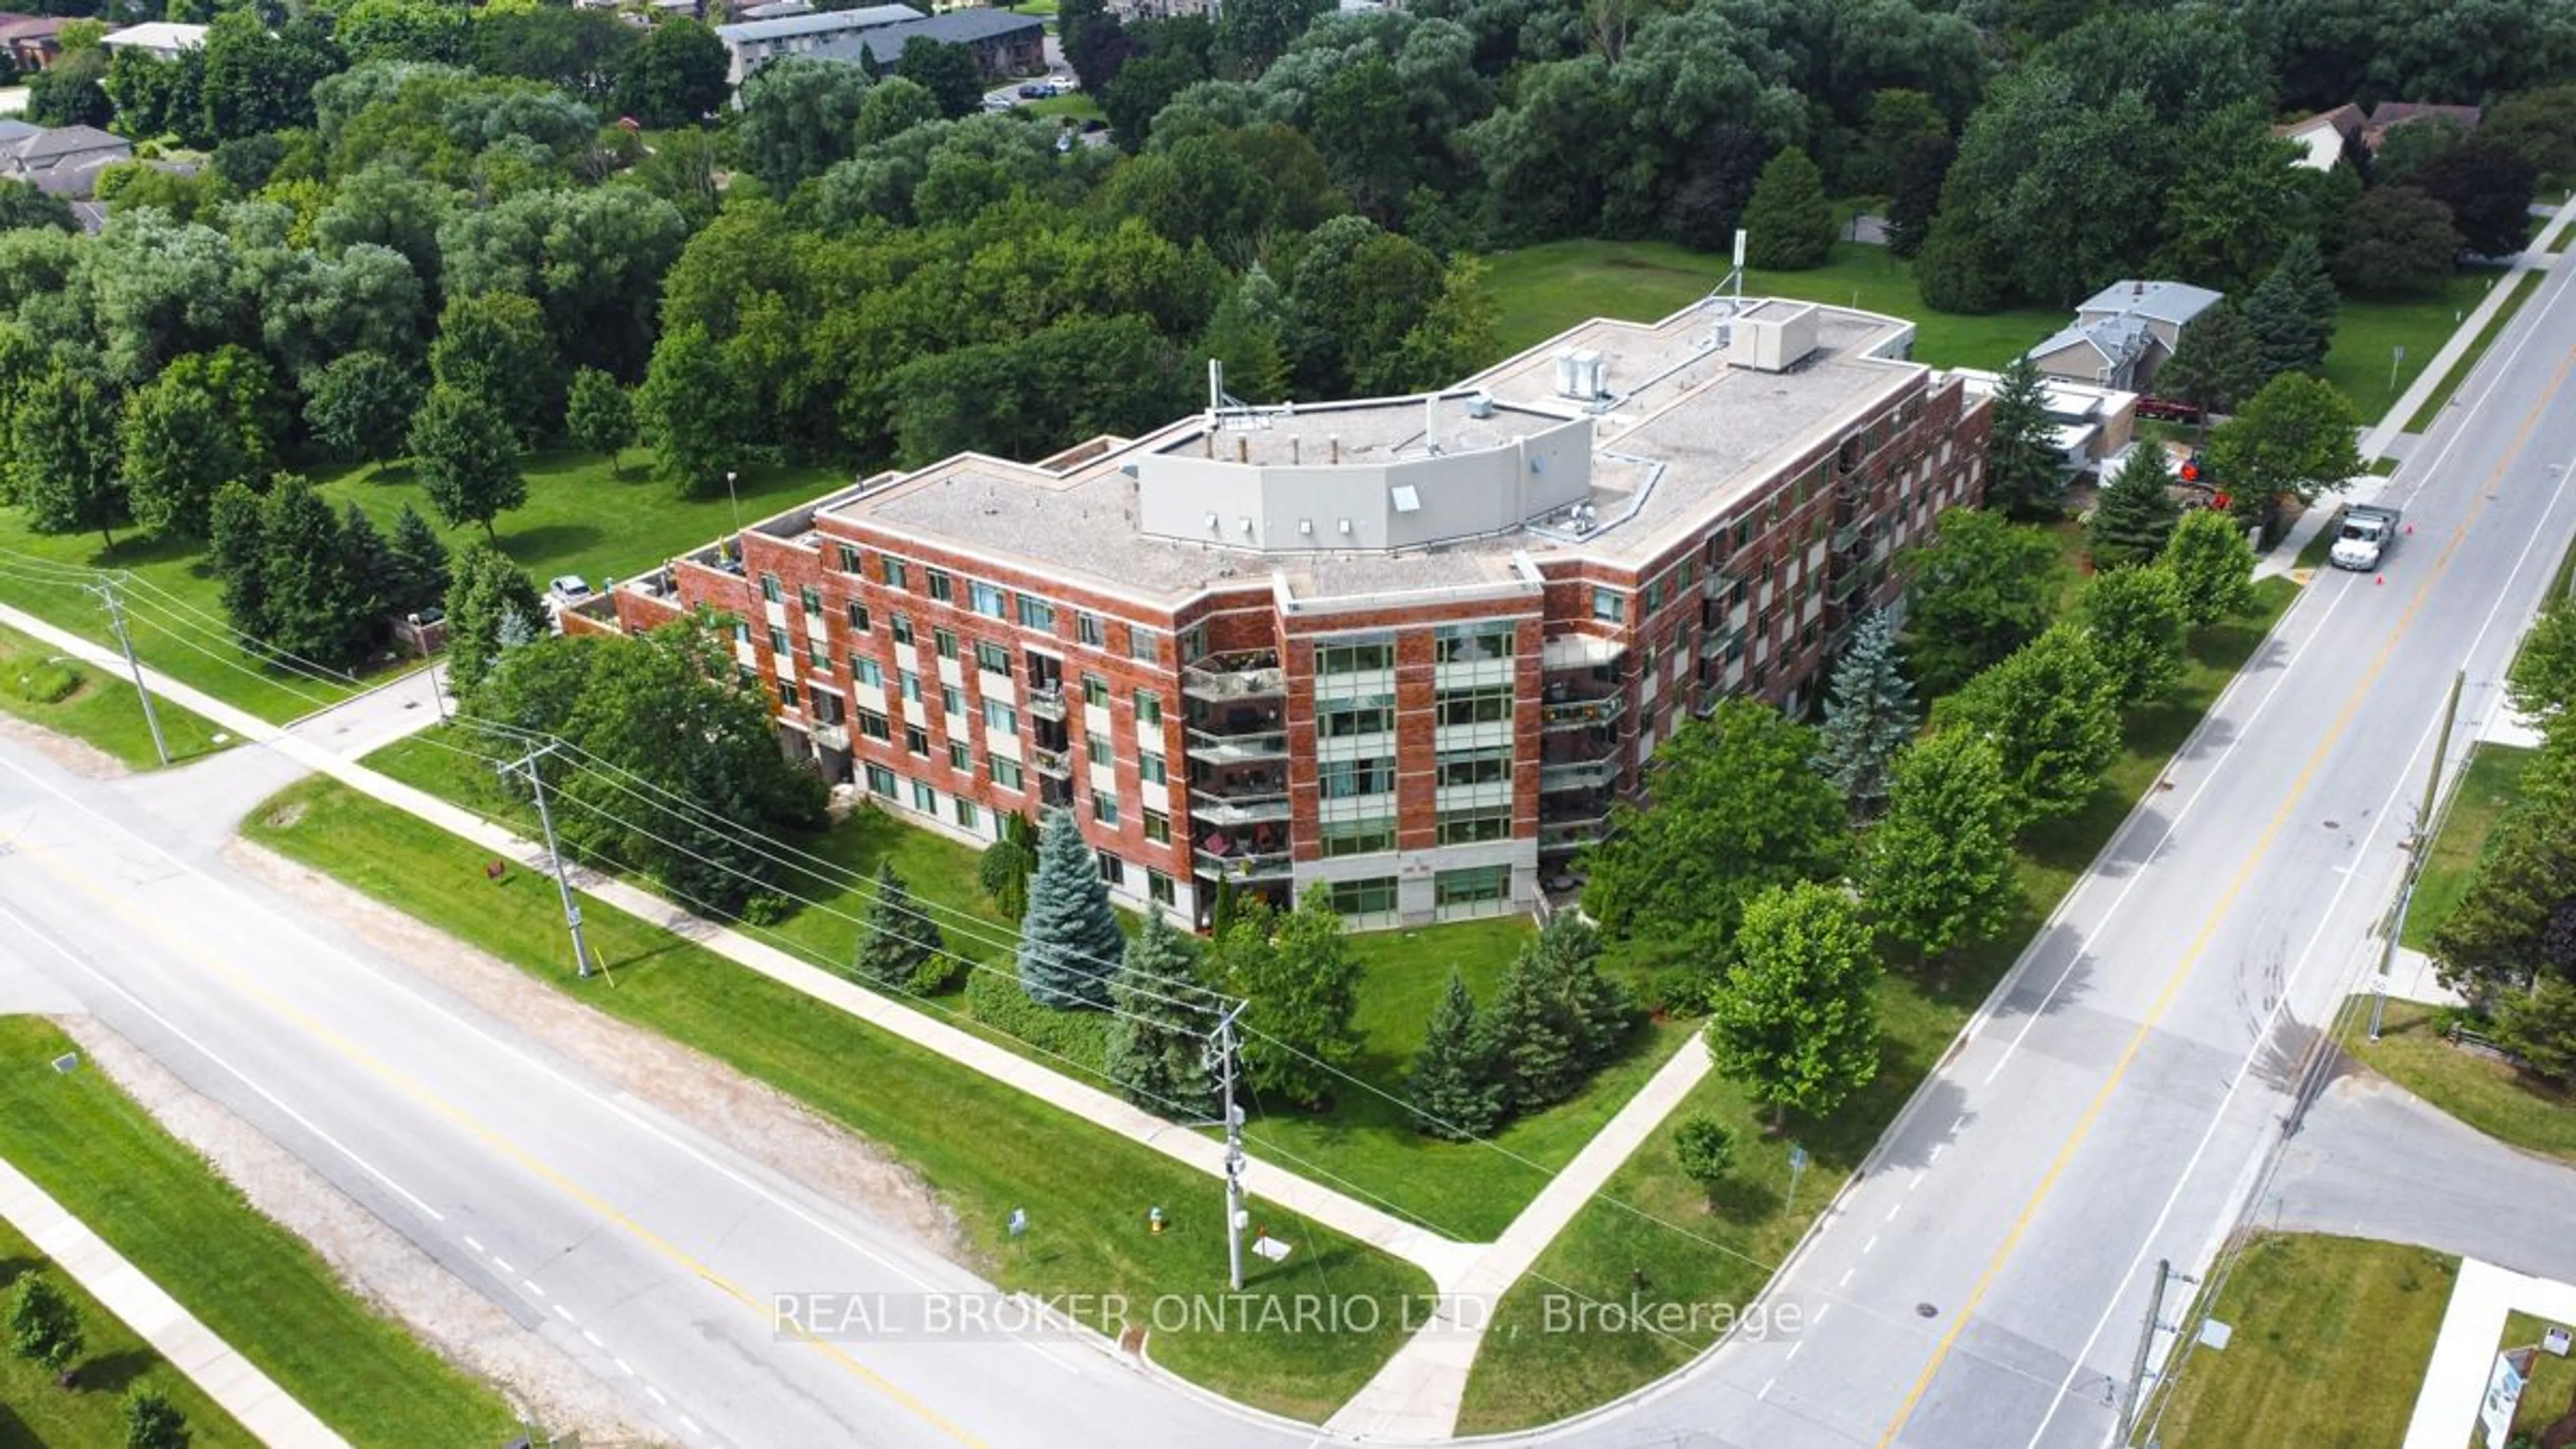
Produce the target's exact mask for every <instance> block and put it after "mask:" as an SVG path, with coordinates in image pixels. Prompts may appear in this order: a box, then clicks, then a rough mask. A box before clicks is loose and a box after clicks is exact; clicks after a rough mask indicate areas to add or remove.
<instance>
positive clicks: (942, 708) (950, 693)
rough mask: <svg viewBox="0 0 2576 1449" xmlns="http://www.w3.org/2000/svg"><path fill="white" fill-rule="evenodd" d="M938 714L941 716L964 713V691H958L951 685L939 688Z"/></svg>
mask: <svg viewBox="0 0 2576 1449" xmlns="http://www.w3.org/2000/svg"><path fill="white" fill-rule="evenodd" d="M939 712H940V713H941V714H964V713H965V712H966V691H964V690H962V689H959V688H958V687H957V686H956V685H953V684H943V685H941V686H939Z"/></svg>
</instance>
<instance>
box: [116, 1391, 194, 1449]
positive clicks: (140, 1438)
mask: <svg viewBox="0 0 2576 1449" xmlns="http://www.w3.org/2000/svg"><path fill="white" fill-rule="evenodd" d="M125 1449H188V1417H187V1415H185V1414H182V1413H180V1412H179V1409H178V1406H177V1405H175V1404H173V1403H171V1402H170V1401H169V1400H168V1399H167V1398H164V1397H163V1396H162V1394H161V1391H160V1390H158V1389H151V1388H138V1389H136V1390H135V1391H134V1392H133V1393H131V1394H129V1395H127V1396H126V1400H125Z"/></svg>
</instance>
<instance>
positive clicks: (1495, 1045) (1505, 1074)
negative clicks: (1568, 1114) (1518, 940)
mask: <svg viewBox="0 0 2576 1449" xmlns="http://www.w3.org/2000/svg"><path fill="white" fill-rule="evenodd" d="M1485 1027H1486V1031H1487V1033H1488V1037H1487V1039H1488V1041H1489V1042H1491V1044H1492V1051H1493V1061H1494V1082H1495V1086H1496V1089H1497V1091H1498V1093H1499V1095H1500V1098H1501V1106H1502V1110H1503V1111H1504V1112H1505V1113H1506V1114H1510V1113H1518V1112H1526V1111H1531V1110H1534V1109H1536V1108H1540V1107H1545V1106H1547V1105H1549V1104H1550V1103H1552V1102H1557V1101H1560V1100H1562V1099H1563V1098H1564V1096H1565V1095H1566V1093H1567V1092H1568V1091H1570V1090H1571V1084H1573V1083H1577V1082H1580V1081H1581V1080H1582V1075H1583V1074H1582V1068H1581V1067H1580V1066H1578V1065H1577V1064H1576V1061H1575V1046H1574V1043H1573V1041H1572V1040H1571V1039H1570V1038H1569V1037H1568V1036H1567V1033H1566V1022H1565V1018H1564V1015H1563V1013H1561V1012H1559V1011H1558V1010H1557V1009H1556V1003H1555V1002H1553V1001H1551V1000H1550V999H1549V993H1548V990H1547V965H1546V963H1544V962H1542V961H1541V960H1540V959H1539V952H1538V943H1537V942H1536V941H1531V942H1529V943H1527V944H1526V945H1524V946H1522V947H1521V949H1520V952H1519V954H1517V955H1515V956H1513V957H1512V964H1511V965H1509V966H1506V967H1504V968H1503V979H1502V982H1501V984H1500V985H1499V986H1497V987H1496V988H1495V991H1494V1000H1493V1004H1492V1005H1491V1006H1488V1007H1487V1008H1486V1009H1485Z"/></svg>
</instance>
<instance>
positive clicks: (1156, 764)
mask: <svg viewBox="0 0 2576 1449" xmlns="http://www.w3.org/2000/svg"><path fill="white" fill-rule="evenodd" d="M1136 778H1138V779H1140V780H1143V781H1144V782H1145V783H1146V784H1148V785H1160V784H1164V783H1165V782H1167V781H1169V780H1170V779H1171V772H1170V771H1169V770H1167V769H1166V768H1165V767H1164V765H1163V757H1162V756H1160V755H1158V754H1155V753H1154V752H1153V751H1151V750H1142V751H1139V752H1138V753H1137V755H1136Z"/></svg>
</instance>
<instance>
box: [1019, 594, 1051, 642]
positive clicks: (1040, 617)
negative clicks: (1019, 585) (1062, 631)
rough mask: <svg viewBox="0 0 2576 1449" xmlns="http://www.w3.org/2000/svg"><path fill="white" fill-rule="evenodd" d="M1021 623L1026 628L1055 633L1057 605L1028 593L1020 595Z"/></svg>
mask: <svg viewBox="0 0 2576 1449" xmlns="http://www.w3.org/2000/svg"><path fill="white" fill-rule="evenodd" d="M1020 623H1021V625H1022V626H1024V627H1026V628H1030V629H1043V630H1045V631H1046V632H1048V633H1050V634H1052V633H1054V632H1055V605H1053V604H1050V603H1048V602H1047V601H1046V600H1044V599H1033V598H1030V597H1029V596H1028V595H1026V594H1022V595H1020Z"/></svg>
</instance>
